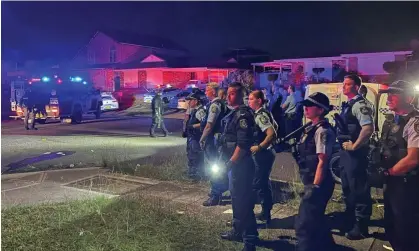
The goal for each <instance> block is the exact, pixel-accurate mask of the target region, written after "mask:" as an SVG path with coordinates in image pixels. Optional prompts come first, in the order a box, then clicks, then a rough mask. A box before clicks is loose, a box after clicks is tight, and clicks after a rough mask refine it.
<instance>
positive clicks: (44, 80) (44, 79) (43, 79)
mask: <svg viewBox="0 0 419 251" xmlns="http://www.w3.org/2000/svg"><path fill="white" fill-rule="evenodd" d="M49 81H50V79H49V77H42V82H49Z"/></svg>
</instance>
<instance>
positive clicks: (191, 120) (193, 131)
mask: <svg viewBox="0 0 419 251" xmlns="http://www.w3.org/2000/svg"><path fill="white" fill-rule="evenodd" d="M201 110H205V108H204V107H203V106H200V107H198V108H197V109H193V110H192V112H191V114H190V116H189V119H188V121H187V122H186V125H187V126H188V127H189V126H192V125H195V124H199V123H200V122H201V121H199V120H198V119H197V118H196V114H197V112H198V111H201ZM201 135H202V132H201V130H200V128H194V129H188V136H190V137H194V138H200V137H201Z"/></svg>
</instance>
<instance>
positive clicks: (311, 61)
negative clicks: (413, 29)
mask: <svg viewBox="0 0 419 251" xmlns="http://www.w3.org/2000/svg"><path fill="white" fill-rule="evenodd" d="M411 53H412V51H391V52H375V53H353V54H341V55H339V56H334V57H317V58H296V59H280V60H274V61H272V62H263V63H254V64H252V65H253V67H254V69H255V70H256V68H259V71H261V72H260V73H259V74H257V75H258V76H257V82H258V83H259V85H260V86H267V85H268V83H267V82H268V80H267V75H269V74H272V73H279V76H280V77H279V79H280V80H281V81H283V82H287V81H292V82H295V83H296V84H297V85H298V84H299V83H301V82H303V81H308V80H309V79H313V80H315V81H320V82H329V81H330V82H331V81H336V79H337V78H338V76H339V74H340V73H341V72H343V71H345V72H350V71H353V72H357V73H359V74H360V75H362V76H364V77H367V78H369V82H382V81H385V80H386V78H387V76H388V73H387V72H385V71H384V69H383V64H384V63H385V62H389V61H398V60H404V59H405V58H406V56H407V55H410V54H411Z"/></svg>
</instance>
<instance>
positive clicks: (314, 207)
mask: <svg viewBox="0 0 419 251" xmlns="http://www.w3.org/2000/svg"><path fill="white" fill-rule="evenodd" d="M302 104H303V105H304V114H305V116H306V118H308V119H310V120H311V121H312V125H311V126H309V127H307V128H306V130H305V132H304V133H303V135H302V137H301V140H300V142H299V144H298V152H299V157H298V160H297V161H298V165H299V171H300V177H301V180H302V182H303V184H304V196H303V197H302V199H301V203H300V208H299V212H298V216H297V219H296V223H295V232H296V236H297V250H298V251H303V250H304V251H308V250H313V251H314V250H334V249H333V246H334V241H333V237H332V234H331V232H330V229H329V228H328V227H327V226H326V225H327V224H326V219H325V215H324V213H325V210H326V206H327V202H328V201H329V199H330V197H331V196H332V193H333V189H334V181H333V178H332V177H331V173H330V171H329V169H328V164H329V158H330V156H331V155H332V151H333V150H332V148H333V144H335V142H336V136H335V133H334V132H333V130H332V128H331V126H330V124H329V123H328V122H327V120H326V119H325V118H324V116H325V115H326V114H327V113H328V112H329V111H330V110H331V107H330V104H329V99H328V98H327V96H326V95H324V94H323V93H319V92H316V93H313V94H311V95H310V96H309V97H308V98H307V99H305V100H304V101H302Z"/></svg>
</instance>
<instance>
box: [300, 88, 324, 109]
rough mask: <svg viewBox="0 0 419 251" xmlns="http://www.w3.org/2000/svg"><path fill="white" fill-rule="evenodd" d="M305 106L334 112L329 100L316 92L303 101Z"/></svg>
mask: <svg viewBox="0 0 419 251" xmlns="http://www.w3.org/2000/svg"><path fill="white" fill-rule="evenodd" d="M301 104H302V105H303V106H317V107H320V108H323V109H324V110H325V111H327V112H329V111H330V110H332V107H331V106H330V101H329V98H328V97H327V96H326V95H324V94H323V93H321V92H315V93H313V94H311V95H310V96H308V97H307V98H306V99H304V100H303V101H301Z"/></svg>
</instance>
